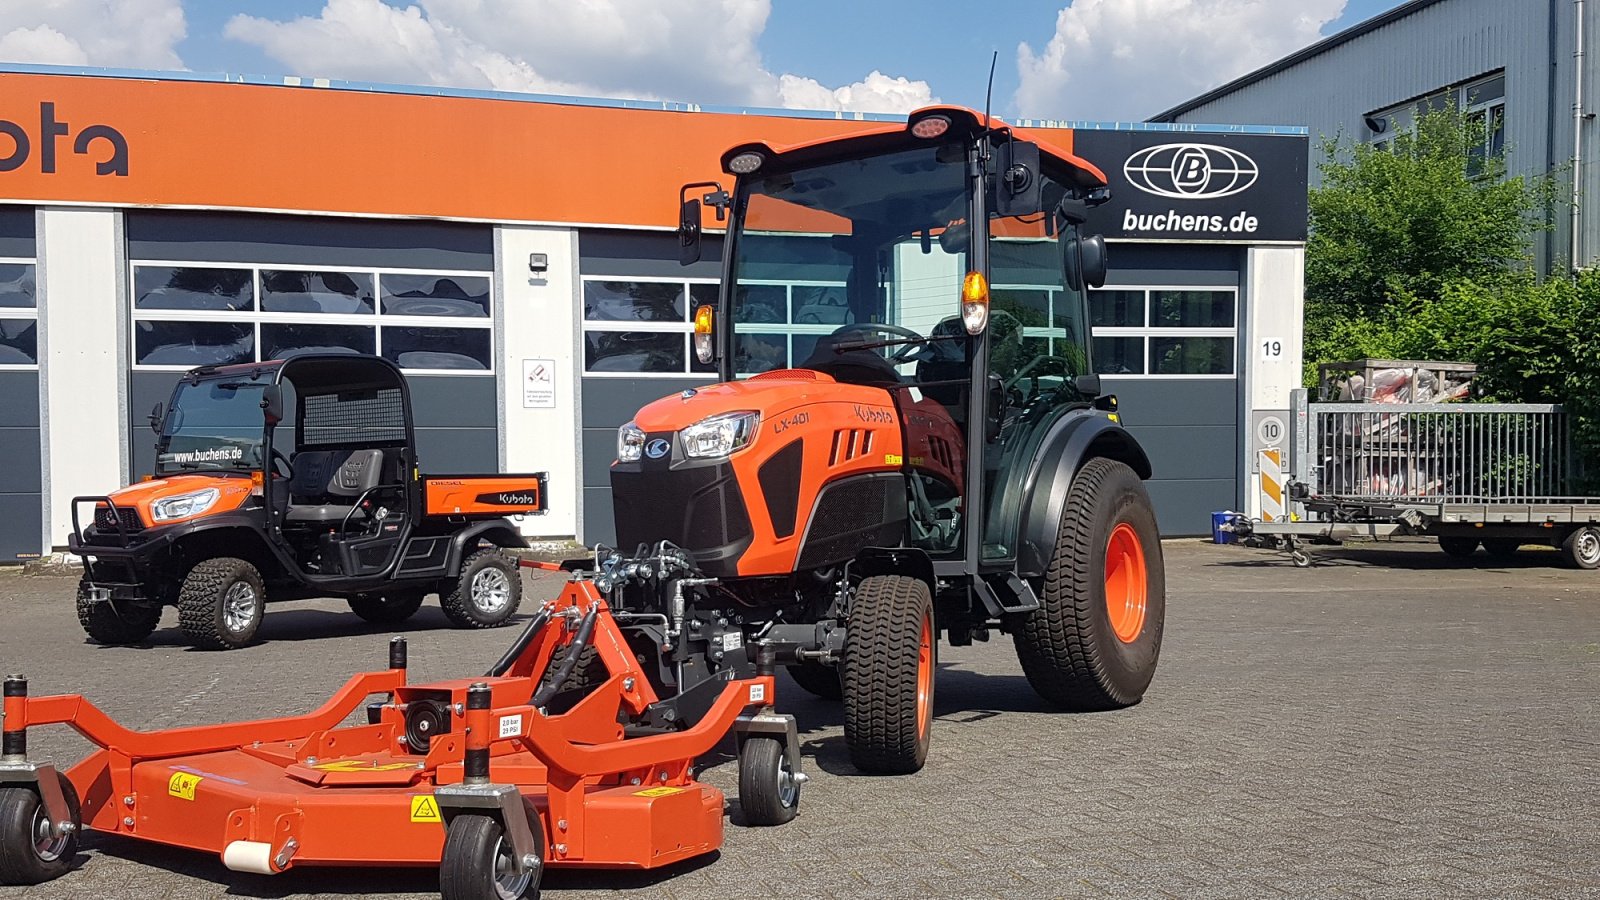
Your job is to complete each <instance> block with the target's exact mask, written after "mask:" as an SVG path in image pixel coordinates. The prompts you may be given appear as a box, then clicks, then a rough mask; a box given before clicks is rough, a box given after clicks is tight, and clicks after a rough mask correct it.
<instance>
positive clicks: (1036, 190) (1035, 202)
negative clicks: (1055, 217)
mask: <svg viewBox="0 0 1600 900" xmlns="http://www.w3.org/2000/svg"><path fill="white" fill-rule="evenodd" d="M994 159H995V166H994V170H995V185H994V214H995V215H997V216H1001V217H1011V216H1018V217H1020V216H1036V215H1038V214H1039V213H1041V212H1043V211H1044V210H1043V208H1042V207H1043V206H1044V179H1043V178H1041V177H1039V145H1038V144H1035V143H1033V142H1031V141H1006V142H1005V143H1003V144H1001V145H999V146H998V147H996V148H995V151H994Z"/></svg>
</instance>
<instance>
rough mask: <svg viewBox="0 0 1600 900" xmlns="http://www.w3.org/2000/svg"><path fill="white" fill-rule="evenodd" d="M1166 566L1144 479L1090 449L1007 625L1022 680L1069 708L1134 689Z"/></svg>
mask: <svg viewBox="0 0 1600 900" xmlns="http://www.w3.org/2000/svg"><path fill="white" fill-rule="evenodd" d="M1165 618H1166V576H1165V569H1164V567H1163V565H1162V560H1161V535H1160V532H1159V531H1158V530H1157V529H1156V518H1155V512H1154V511H1153V510H1152V509H1151V506H1150V496H1149V495H1148V494H1147V493H1145V489H1144V483H1143V482H1141V481H1140V480H1139V476H1138V475H1136V474H1135V473H1134V471H1133V470H1132V469H1130V468H1128V466H1127V465H1125V464H1123V463H1121V462H1117V461H1116V460H1111V459H1106V458H1103V457H1096V458H1094V459H1091V460H1089V461H1088V462H1087V463H1085V464H1084V465H1083V468H1081V469H1079V470H1078V474H1077V476H1076V477H1074V478H1073V480H1072V487H1071V488H1070V489H1069V490H1068V493H1067V502H1066V511H1065V512H1064V513H1063V514H1062V517H1061V525H1060V528H1059V530H1058V531H1057V533H1056V546H1055V551H1054V553H1053V554H1052V555H1051V559H1050V565H1049V567H1048V569H1047V570H1046V572H1045V580H1044V590H1043V592H1042V594H1041V596H1040V598H1039V608H1038V609H1037V610H1034V611H1033V612H1031V613H1027V614H1026V616H1025V617H1024V618H1023V621H1022V627H1021V628H1019V629H1018V630H1017V631H1016V632H1015V634H1014V642H1015V644H1016V648H1017V657H1018V659H1019V660H1021V662H1022V671H1023V673H1024V674H1025V675H1027V677H1028V683H1029V684H1031V685H1032V686H1033V689H1034V690H1035V691H1037V692H1038V694H1039V696H1040V697H1043V698H1044V699H1045V700H1046V701H1048V702H1049V703H1051V704H1053V705H1055V706H1059V707H1062V708H1064V709H1069V710H1078V711H1091V710H1107V709H1120V708H1122V707H1126V706H1132V705H1134V704H1135V703H1138V702H1139V701H1140V700H1142V699H1143V698H1144V692H1145V689H1146V688H1147V687H1149V685H1150V680H1151V679H1152V678H1153V677H1154V676H1155V671H1156V660H1157V659H1158V658H1159V657H1160V655H1161V634H1162V629H1163V627H1164V623H1165Z"/></svg>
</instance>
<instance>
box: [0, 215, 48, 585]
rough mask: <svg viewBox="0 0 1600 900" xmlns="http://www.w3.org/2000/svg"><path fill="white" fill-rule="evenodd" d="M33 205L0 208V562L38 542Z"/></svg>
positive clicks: (31, 553)
mask: <svg viewBox="0 0 1600 900" xmlns="http://www.w3.org/2000/svg"><path fill="white" fill-rule="evenodd" d="M33 222H34V216H33V209H32V208H30V207H21V206H6V207H0V457H3V458H4V459H5V460H6V464H5V465H4V466H0V562H4V561H10V560H18V559H30V558H33V557H36V556H38V555H39V552H40V548H41V546H42V543H43V540H44V538H43V534H44V522H43V515H42V489H43V472H44V465H43V460H42V459H41V456H40V446H39V342H38V303H37V301H36V290H35V286H36V284H37V282H38V279H37V277H36V270H35V267H34V253H35V251H34V241H33Z"/></svg>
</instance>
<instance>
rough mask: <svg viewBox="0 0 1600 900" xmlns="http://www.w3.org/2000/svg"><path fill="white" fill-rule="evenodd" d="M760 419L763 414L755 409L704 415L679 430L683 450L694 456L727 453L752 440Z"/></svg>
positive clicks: (723, 454)
mask: <svg viewBox="0 0 1600 900" xmlns="http://www.w3.org/2000/svg"><path fill="white" fill-rule="evenodd" d="M760 422H761V414H760V413H755V412H736V413H723V414H722V415H720V416H712V417H711V418H709V419H701V420H700V421H698V422H696V423H694V424H693V425H690V426H689V427H688V428H685V429H683V431H681V432H679V436H680V437H681V438H682V439H683V452H684V453H686V454H688V455H689V456H690V457H692V458H694V459H709V458H712V457H717V456H727V455H728V454H730V453H732V452H733V451H735V450H738V449H739V448H741V447H743V446H744V445H746V444H748V443H750V441H751V439H752V438H754V437H755V436H756V425H758V424H759V423H760Z"/></svg>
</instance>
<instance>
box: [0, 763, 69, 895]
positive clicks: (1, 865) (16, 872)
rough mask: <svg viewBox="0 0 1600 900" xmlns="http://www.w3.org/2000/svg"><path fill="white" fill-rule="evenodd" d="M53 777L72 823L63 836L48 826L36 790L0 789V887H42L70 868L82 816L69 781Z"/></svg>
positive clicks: (42, 804) (62, 777) (19, 787)
mask: <svg viewBox="0 0 1600 900" xmlns="http://www.w3.org/2000/svg"><path fill="white" fill-rule="evenodd" d="M56 777H57V778H59V779H61V794H62V796H63V797H64V798H65V799H66V801H67V810H68V812H69V814H70V816H71V820H72V829H73V830H71V831H69V832H67V833H66V834H61V833H60V832H58V831H55V830H54V829H52V828H51V827H50V821H49V819H47V818H46V817H45V812H44V801H43V800H41V799H40V798H39V793H38V791H36V790H34V789H33V788H31V787H23V786H20V785H17V786H13V787H6V788H0V884H43V883H45V882H46V881H50V880H52V879H55V878H60V877H61V876H62V875H65V874H66V873H67V870H69V869H71V868H72V859H73V857H75V856H77V854H78V835H79V834H81V833H82V832H83V815H82V813H81V812H80V810H79V807H78V792H77V791H76V790H75V789H74V788H73V787H72V782H70V781H68V780H67V776H65V775H61V774H59V773H57V775H56Z"/></svg>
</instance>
